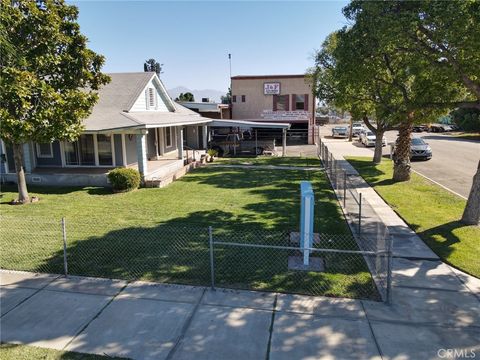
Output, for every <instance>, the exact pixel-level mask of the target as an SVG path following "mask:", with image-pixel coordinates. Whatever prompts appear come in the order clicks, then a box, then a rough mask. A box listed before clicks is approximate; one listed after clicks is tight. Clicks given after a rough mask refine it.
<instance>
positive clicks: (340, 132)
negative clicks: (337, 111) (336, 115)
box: [332, 126, 348, 138]
mask: <svg viewBox="0 0 480 360" xmlns="http://www.w3.org/2000/svg"><path fill="white" fill-rule="evenodd" d="M347 136H348V128H347V127H345V126H335V127H334V128H333V129H332V137H334V138H335V137H343V138H346V137H347Z"/></svg>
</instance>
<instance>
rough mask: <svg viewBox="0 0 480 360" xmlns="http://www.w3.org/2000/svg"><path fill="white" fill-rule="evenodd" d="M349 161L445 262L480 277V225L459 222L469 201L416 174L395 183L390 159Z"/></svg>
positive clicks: (352, 158)
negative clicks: (378, 161)
mask: <svg viewBox="0 0 480 360" xmlns="http://www.w3.org/2000/svg"><path fill="white" fill-rule="evenodd" d="M347 160H348V161H349V162H350V163H351V164H352V165H353V166H354V167H355V168H356V169H357V171H358V172H359V173H360V175H361V176H362V177H363V178H364V179H365V180H366V181H367V182H368V183H369V184H370V185H372V186H373V187H374V188H375V190H376V191H377V193H378V194H379V195H380V196H381V197H382V198H383V199H384V200H385V201H386V202H387V203H388V204H389V205H390V206H391V207H392V208H393V209H394V210H395V211H396V212H397V213H398V214H399V215H400V216H401V217H402V218H403V219H404V220H405V221H406V222H407V224H408V225H409V226H410V227H411V228H412V229H413V230H414V231H415V232H416V233H417V234H418V235H419V236H420V237H421V238H422V239H423V241H425V243H426V244H427V245H428V246H429V247H430V248H431V249H432V250H433V251H434V252H435V253H436V254H437V255H438V256H439V257H440V258H442V260H443V261H445V262H447V263H449V264H450V265H452V266H454V267H456V268H458V269H460V270H463V271H465V272H467V273H469V274H471V275H474V276H476V277H480V261H479V260H478V254H479V253H480V228H479V227H478V226H467V225H464V224H462V223H460V222H459V221H458V220H459V219H460V218H461V216H462V213H463V209H464V208H465V204H466V200H464V199H462V198H460V197H458V196H456V195H454V194H452V193H450V192H448V191H447V190H445V189H443V188H441V187H440V186H438V185H436V184H433V183H432V182H430V181H428V180H427V179H425V178H424V177H422V176H420V175H418V174H415V173H412V177H411V180H410V181H408V182H401V183H394V182H393V181H392V180H391V179H392V173H393V165H392V162H391V161H390V160H386V159H384V160H383V161H382V163H381V164H379V165H377V166H375V165H374V164H373V163H372V162H371V159H370V158H364V157H350V158H347Z"/></svg>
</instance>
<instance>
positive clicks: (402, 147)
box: [393, 114, 413, 181]
mask: <svg viewBox="0 0 480 360" xmlns="http://www.w3.org/2000/svg"><path fill="white" fill-rule="evenodd" d="M412 118H413V114H409V115H408V120H407V121H405V122H403V123H402V124H401V125H400V126H399V127H398V138H397V141H396V149H395V158H394V159H393V180H394V181H408V180H410V136H411V134H412V129H413V121H412Z"/></svg>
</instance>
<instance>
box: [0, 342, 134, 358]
mask: <svg viewBox="0 0 480 360" xmlns="http://www.w3.org/2000/svg"><path fill="white" fill-rule="evenodd" d="M0 358H1V359H2V360H60V359H62V360H63V359H64V360H103V359H125V358H118V357H111V356H100V355H92V354H83V353H78V352H72V351H60V350H53V349H43V348H39V347H34V346H26V345H16V344H1V345H0Z"/></svg>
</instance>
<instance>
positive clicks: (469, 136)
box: [450, 132, 480, 141]
mask: <svg viewBox="0 0 480 360" xmlns="http://www.w3.org/2000/svg"><path fill="white" fill-rule="evenodd" d="M450 135H451V136H453V137H456V138H459V139H465V140H474V141H480V133H478V132H477V133H475V132H473V133H472V132H460V133H450Z"/></svg>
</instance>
